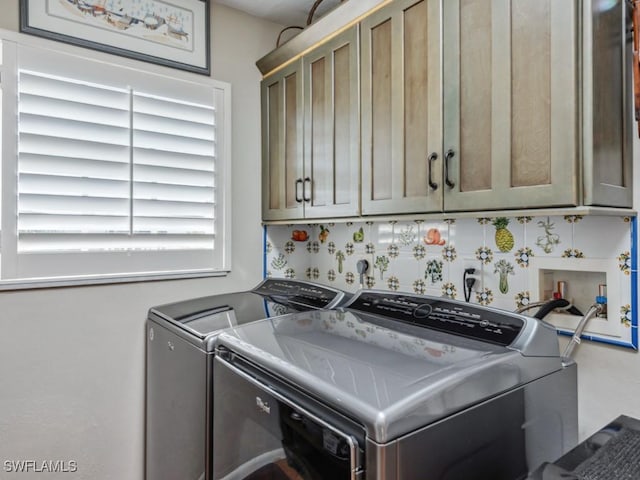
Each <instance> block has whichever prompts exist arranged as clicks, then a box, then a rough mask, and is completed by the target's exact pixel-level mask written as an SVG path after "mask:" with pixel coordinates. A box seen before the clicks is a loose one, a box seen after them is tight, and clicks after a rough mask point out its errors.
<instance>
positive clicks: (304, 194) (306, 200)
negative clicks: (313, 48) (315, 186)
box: [302, 177, 311, 203]
mask: <svg viewBox="0 0 640 480" xmlns="http://www.w3.org/2000/svg"><path fill="white" fill-rule="evenodd" d="M307 182H308V183H309V194H311V179H310V178H309V177H306V178H305V179H304V185H303V186H302V198H303V199H304V201H305V202H307V203H309V202H310V201H311V196H309V197H307Z"/></svg>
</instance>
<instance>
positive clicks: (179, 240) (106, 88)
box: [0, 43, 228, 279]
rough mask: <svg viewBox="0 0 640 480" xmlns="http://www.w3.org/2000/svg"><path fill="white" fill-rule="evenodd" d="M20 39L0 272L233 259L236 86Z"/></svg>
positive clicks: (211, 263) (48, 272) (178, 268)
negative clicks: (11, 177)
mask: <svg viewBox="0 0 640 480" xmlns="http://www.w3.org/2000/svg"><path fill="white" fill-rule="evenodd" d="M3 48H4V50H5V55H4V57H5V58H7V57H9V58H11V57H12V55H11V54H9V55H7V54H6V50H7V44H6V43H5V44H4V47H3ZM14 48H15V49H16V50H15V51H16V53H17V54H16V55H14V57H15V61H14V63H15V65H14V68H15V76H14V78H13V80H14V83H13V84H12V82H10V81H7V80H6V76H5V77H3V82H2V84H3V94H6V92H7V91H10V90H11V87H13V88H14V89H15V93H16V98H17V102H16V105H15V107H16V115H15V118H16V120H17V121H16V122H15V126H14V128H15V131H14V132H13V133H15V137H16V138H17V140H16V145H15V150H16V158H15V160H14V163H15V165H14V171H15V172H16V175H15V185H12V187H14V188H11V189H10V190H12V191H13V192H15V197H16V199H15V201H12V200H11V199H7V198H6V197H7V195H4V196H3V204H2V210H3V213H4V215H3V232H4V233H3V244H2V252H1V253H2V256H1V257H0V258H1V259H2V269H1V270H0V272H1V278H2V279H11V278H17V279H20V278H58V277H75V276H81V277H82V276H85V277H86V276H101V275H103V276H104V275H107V276H113V275H132V274H133V275H139V274H150V273H153V274H163V273H165V274H172V273H185V272H196V273H202V272H206V271H211V272H215V271H225V270H228V247H226V246H225V238H224V234H225V233H226V230H227V227H226V223H227V222H228V215H227V214H226V209H227V208H228V205H225V203H226V202H227V198H228V192H226V191H225V188H224V184H225V175H226V172H227V167H226V166H225V162H226V161H227V160H226V157H227V156H226V154H225V148H226V145H225V144H224V143H225V142H224V138H225V135H227V136H228V132H227V131H226V128H228V127H227V126H226V125H224V120H225V115H224V106H225V105H224V100H225V99H228V89H225V88H221V86H220V85H219V84H218V82H212V81H210V80H206V81H202V82H195V81H193V80H189V81H185V80H181V79H178V78H171V77H166V76H161V75H157V74H153V73H148V72H144V71H140V70H136V69H130V68H123V67H120V66H117V65H112V64H105V63H104V62H95V61H92V60H89V59H83V58H78V57H74V56H70V55H64V54H56V55H53V57H52V54H51V52H42V51H38V50H37V49H32V48H26V47H16V46H14ZM5 67H6V64H5ZM5 71H6V68H5ZM5 98H6V97H5ZM5 105H6V103H5ZM5 118H6V116H5ZM7 133H9V134H8V135H7ZM11 133H12V132H7V129H3V138H11ZM7 150H8V149H7V148H3V159H2V161H3V173H4V174H5V175H6V172H7V171H11V168H7V162H10V159H7V158H5V157H6V152H7ZM3 185H5V186H6V185H7V181H6V178H5V180H3ZM12 205H13V207H14V208H15V212H14V214H13V215H9V216H10V217H12V218H14V221H15V223H16V224H15V229H14V231H15V232H16V238H15V239H9V241H8V242H6V241H5V240H6V236H7V235H6V227H9V228H11V225H8V223H9V221H7V220H6V217H7V213H8V209H10V208H11V206H12ZM11 247H13V249H12V248H11ZM12 250H14V251H12Z"/></svg>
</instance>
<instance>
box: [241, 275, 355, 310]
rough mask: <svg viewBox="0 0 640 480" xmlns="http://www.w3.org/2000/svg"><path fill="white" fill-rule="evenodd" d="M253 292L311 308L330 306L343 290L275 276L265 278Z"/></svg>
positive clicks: (340, 298)
mask: <svg viewBox="0 0 640 480" xmlns="http://www.w3.org/2000/svg"><path fill="white" fill-rule="evenodd" d="M253 292H254V293H257V294H259V295H262V296H264V297H268V298H271V299H272V300H275V301H277V302H278V303H281V304H284V305H292V304H293V305H302V306H305V307H312V308H332V307H334V306H335V305H336V304H337V303H338V302H340V301H341V300H342V298H343V297H344V292H342V291H340V290H336V289H333V288H330V287H325V286H320V285H315V284H313V283H307V282H299V281H296V280H286V279H276V278H269V279H267V280H265V281H264V282H262V283H261V284H260V285H258V286H257V287H256V288H254V290H253Z"/></svg>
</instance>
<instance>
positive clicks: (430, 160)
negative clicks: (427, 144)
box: [427, 152, 438, 190]
mask: <svg viewBox="0 0 640 480" xmlns="http://www.w3.org/2000/svg"><path fill="white" fill-rule="evenodd" d="M437 159H438V154H437V153H436V152H433V153H432V154H431V155H429V158H428V159H427V161H428V163H429V188H431V190H437V189H438V184H437V183H436V182H434V181H433V177H432V170H433V162H435V161H436V160H437Z"/></svg>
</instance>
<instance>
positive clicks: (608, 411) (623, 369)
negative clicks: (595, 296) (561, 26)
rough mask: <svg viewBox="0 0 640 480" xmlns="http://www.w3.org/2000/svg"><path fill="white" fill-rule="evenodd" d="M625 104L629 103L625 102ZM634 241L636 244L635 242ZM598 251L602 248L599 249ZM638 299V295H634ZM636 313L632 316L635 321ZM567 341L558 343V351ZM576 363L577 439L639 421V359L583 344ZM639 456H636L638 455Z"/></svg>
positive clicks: (638, 153) (638, 166)
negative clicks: (621, 421) (623, 421)
mask: <svg viewBox="0 0 640 480" xmlns="http://www.w3.org/2000/svg"><path fill="white" fill-rule="evenodd" d="M628 101H629V102H632V99H631V98H629V100H628ZM637 132H638V130H637V128H636V125H634V126H633V131H632V135H633V136H634V148H633V163H634V165H633V168H634V179H633V183H634V202H633V205H634V209H635V210H636V211H638V210H639V209H640V140H638V133H637ZM637 240H638V239H637V238H636V242H637ZM602 248H606V246H604V245H603V247H602ZM635 293H636V295H640V292H635ZM639 314H640V312H635V315H636V317H637V316H638V315H639ZM566 344H567V339H565V338H563V339H561V347H562V348H564V346H565V345H566ZM575 360H576V362H577V363H578V403H579V405H578V418H579V422H580V437H581V439H584V438H586V437H588V436H589V435H591V434H592V433H593V432H595V431H596V430H598V429H599V428H600V427H602V426H604V425H605V424H607V423H608V422H609V421H611V420H613V419H614V418H616V417H617V416H618V415H621V414H625V415H630V416H632V417H637V418H640V355H638V352H634V351H631V350H627V349H621V348H616V347H609V346H606V345H603V344H600V343H592V342H583V343H582V344H581V345H580V346H579V347H578V348H577V349H576V350H575ZM639 454H640V452H639Z"/></svg>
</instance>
